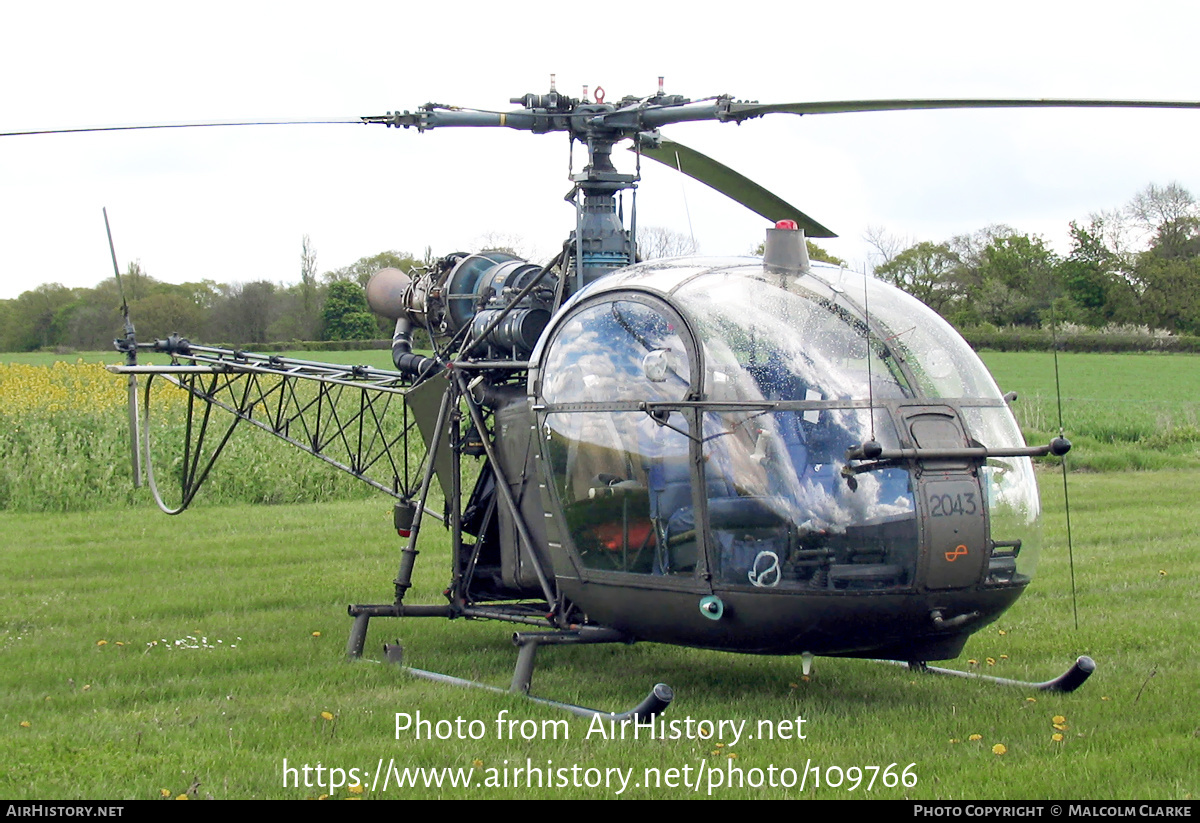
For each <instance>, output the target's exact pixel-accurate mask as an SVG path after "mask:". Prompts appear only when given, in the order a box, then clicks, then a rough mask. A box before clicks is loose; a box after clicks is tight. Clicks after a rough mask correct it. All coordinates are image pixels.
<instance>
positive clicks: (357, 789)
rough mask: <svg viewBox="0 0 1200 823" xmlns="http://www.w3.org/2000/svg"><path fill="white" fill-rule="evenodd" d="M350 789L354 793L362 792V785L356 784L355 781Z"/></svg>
mask: <svg viewBox="0 0 1200 823" xmlns="http://www.w3.org/2000/svg"><path fill="white" fill-rule="evenodd" d="M350 791H351V792H353V793H354V794H362V793H363V787H362V786H360V785H358V784H357V783H355V784H354V785H353V786H351V787H350Z"/></svg>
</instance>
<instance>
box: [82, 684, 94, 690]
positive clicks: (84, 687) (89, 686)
mask: <svg viewBox="0 0 1200 823" xmlns="http://www.w3.org/2000/svg"><path fill="white" fill-rule="evenodd" d="M83 690H84V691H85V692H90V691H91V690H92V684H91V683H85V684H84V686H83Z"/></svg>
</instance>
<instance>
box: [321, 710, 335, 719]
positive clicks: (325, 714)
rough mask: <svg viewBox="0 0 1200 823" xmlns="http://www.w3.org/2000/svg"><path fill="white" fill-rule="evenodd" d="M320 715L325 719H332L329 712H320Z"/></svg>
mask: <svg viewBox="0 0 1200 823" xmlns="http://www.w3.org/2000/svg"><path fill="white" fill-rule="evenodd" d="M321 717H323V718H325V719H326V720H333V714H331V713H330V712H321Z"/></svg>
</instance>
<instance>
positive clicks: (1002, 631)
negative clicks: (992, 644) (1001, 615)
mask: <svg viewBox="0 0 1200 823" xmlns="http://www.w3.org/2000/svg"><path fill="white" fill-rule="evenodd" d="M1006 634H1008V632H1006V631H1004V629H1001V630H1000V636H1001V637H1004V636H1005V635H1006Z"/></svg>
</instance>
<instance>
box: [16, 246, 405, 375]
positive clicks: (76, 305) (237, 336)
mask: <svg viewBox="0 0 1200 823" xmlns="http://www.w3.org/2000/svg"><path fill="white" fill-rule="evenodd" d="M419 262H420V260H419V259H418V258H414V257H413V256H412V255H409V254H405V253H401V252H394V251H387V252H382V253H380V254H376V255H373V256H371V257H364V258H361V259H360V260H358V261H356V262H354V263H352V264H351V265H349V266H345V267H343V268H340V269H334V270H332V271H327V272H325V273H323V274H320V275H318V273H317V265H316V253H315V252H314V251H313V248H312V244H311V242H310V241H309V238H308V237H307V236H305V237H304V240H303V242H302V252H301V266H300V281H299V282H298V283H294V284H292V285H281V284H276V283H271V282H269V281H266V280H255V281H251V282H244V283H241V282H239V283H217V282H215V281H213V280H203V281H201V282H199V283H183V284H178V285H177V284H173V283H164V282H162V281H159V280H156V279H154V278H153V277H151V276H150V275H149V274H147V273H146V272H144V271H143V270H142V268H141V266H140V265H139V264H138V263H131V264H130V265H129V267H128V268H127V269H126V271H125V272H124V273H123V274H122V277H121V280H122V287H123V291H124V299H125V301H126V302H127V303H128V305H129V314H130V318H131V319H132V320H133V322H134V325H135V326H136V328H137V336H138V339H139V340H150V339H153V338H165V337H167V336H168V335H170V334H172V333H176V332H178V333H180V334H184V335H185V336H187V337H189V338H190V339H192V340H194V341H197V342H204V343H208V344H222V343H224V344H228V345H233V346H252V345H254V344H256V343H268V342H276V341H289V340H296V341H311V340H373V339H378V338H386V337H391V334H392V324H391V322H390V321H387V320H383V319H381V318H377V317H376V316H375V315H374V314H372V313H371V312H370V310H369V308H368V307H367V299H366V293H365V292H364V287H365V285H366V282H367V280H368V279H370V277H371V275H372V274H374V273H375V272H376V271H378V270H379V269H382V268H386V267H388V266H391V267H394V268H399V269H401V270H405V271H406V270H407V269H408V268H409V267H410V266H413V265H416V264H418V263H419ZM121 290H122V289H121V288H118V285H117V282H116V279H115V278H112V277H110V278H106V279H105V280H104V281H102V282H101V283H100V284H98V285H96V286H94V287H92V288H74V289H71V288H67V287H65V286H63V285H61V284H58V283H48V284H44V285H41V286H38V287H37V288H35V289H32V290H30V291H27V292H24V293H23V294H21V295H20V296H19V297H16V298H14V299H11V300H2V301H0V351H12V352H16V351H35V350H38V349H54V348H61V349H69V350H75V351H97V350H102V349H108V348H111V347H112V344H113V338H114V337H115V336H117V335H118V334H119V333H120V330H121V328H122V322H123V320H122V317H121V305H122V294H121Z"/></svg>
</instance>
